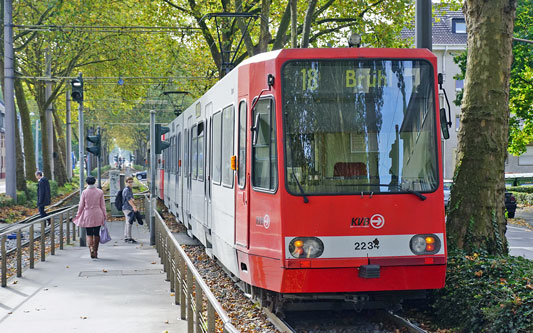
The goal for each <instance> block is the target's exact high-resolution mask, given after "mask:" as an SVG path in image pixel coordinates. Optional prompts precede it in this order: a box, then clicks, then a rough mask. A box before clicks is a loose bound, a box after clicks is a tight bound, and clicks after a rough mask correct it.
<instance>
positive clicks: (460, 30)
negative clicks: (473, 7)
mask: <svg viewBox="0 0 533 333" xmlns="http://www.w3.org/2000/svg"><path fill="white" fill-rule="evenodd" d="M452 29H453V30H452V31H453V32H455V33H456V34H465V33H466V22H465V20H464V19H453V21H452Z"/></svg>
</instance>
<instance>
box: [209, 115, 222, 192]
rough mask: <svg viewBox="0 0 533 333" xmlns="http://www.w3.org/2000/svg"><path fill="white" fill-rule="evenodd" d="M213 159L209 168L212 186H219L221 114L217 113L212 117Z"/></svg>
mask: <svg viewBox="0 0 533 333" xmlns="http://www.w3.org/2000/svg"><path fill="white" fill-rule="evenodd" d="M212 139H213V159H212V160H211V163H212V165H213V167H212V168H211V170H212V172H213V174H212V175H211V178H212V179H213V184H217V185H220V179H221V178H222V166H221V161H222V160H221V156H222V155H221V152H222V141H221V140H222V112H220V111H219V112H217V113H215V115H214V116H213V138H212Z"/></svg>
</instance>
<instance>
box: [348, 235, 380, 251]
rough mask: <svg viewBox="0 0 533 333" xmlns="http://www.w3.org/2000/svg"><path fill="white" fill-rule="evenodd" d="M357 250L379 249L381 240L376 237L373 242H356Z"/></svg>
mask: <svg viewBox="0 0 533 333" xmlns="http://www.w3.org/2000/svg"><path fill="white" fill-rule="evenodd" d="M354 246H355V248H354V249H355V251H363V250H377V249H379V240H378V239H377V238H376V239H374V240H373V241H371V242H355V243H354Z"/></svg>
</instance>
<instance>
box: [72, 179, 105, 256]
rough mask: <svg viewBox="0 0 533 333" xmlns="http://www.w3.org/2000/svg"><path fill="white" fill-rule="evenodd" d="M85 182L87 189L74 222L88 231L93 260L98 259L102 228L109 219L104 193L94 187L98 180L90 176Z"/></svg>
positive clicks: (84, 191)
mask: <svg viewBox="0 0 533 333" xmlns="http://www.w3.org/2000/svg"><path fill="white" fill-rule="evenodd" d="M85 182H86V183H87V188H86V189H85V190H83V192H82V193H81V198H80V204H79V206H78V213H77V214H76V217H74V219H73V220H72V221H73V222H74V223H76V225H78V226H79V227H83V228H85V229H86V230H87V244H88V245H89V251H90V253H91V258H92V259H97V258H98V245H99V244H100V227H101V226H102V225H103V224H104V222H105V220H106V218H107V214H106V207H105V202H104V192H103V191H102V190H101V189H99V188H97V187H96V185H94V183H96V178H94V177H92V176H89V177H87V179H86V180H85Z"/></svg>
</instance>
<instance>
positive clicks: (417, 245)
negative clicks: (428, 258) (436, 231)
mask: <svg viewBox="0 0 533 333" xmlns="http://www.w3.org/2000/svg"><path fill="white" fill-rule="evenodd" d="M440 245H441V242H440V239H439V237H437V236H435V235H432V234H428V235H415V236H413V238H411V241H410V243H409V247H410V248H411V251H412V252H413V253H414V254H417V255H422V254H435V253H437V252H439V250H440Z"/></svg>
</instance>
